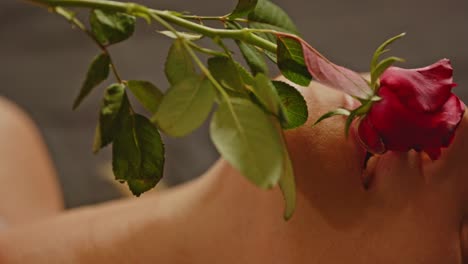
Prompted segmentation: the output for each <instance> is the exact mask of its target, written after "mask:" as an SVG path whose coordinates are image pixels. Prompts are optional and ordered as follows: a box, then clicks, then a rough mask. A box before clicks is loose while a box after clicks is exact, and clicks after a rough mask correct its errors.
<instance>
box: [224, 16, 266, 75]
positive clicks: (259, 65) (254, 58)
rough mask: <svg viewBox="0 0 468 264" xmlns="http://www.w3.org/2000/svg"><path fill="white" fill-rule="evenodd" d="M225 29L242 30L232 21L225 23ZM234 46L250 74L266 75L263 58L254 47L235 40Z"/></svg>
mask: <svg viewBox="0 0 468 264" xmlns="http://www.w3.org/2000/svg"><path fill="white" fill-rule="evenodd" d="M227 27H228V28H231V29H242V26H241V25H240V24H239V23H236V22H232V21H231V22H228V23H227ZM236 44H237V46H238V47H239V50H240V51H241V53H242V56H243V57H244V59H245V61H246V62H247V65H249V68H250V71H251V72H252V74H254V75H256V74H257V73H265V74H266V73H268V66H267V64H266V62H265V58H264V57H263V54H262V53H261V52H260V51H259V50H258V49H257V48H256V47H255V46H252V45H250V44H246V43H244V42H242V41H238V40H236Z"/></svg>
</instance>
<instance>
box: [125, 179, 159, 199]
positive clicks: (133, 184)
mask: <svg viewBox="0 0 468 264" xmlns="http://www.w3.org/2000/svg"><path fill="white" fill-rule="evenodd" d="M159 181H160V179H156V178H154V179H129V180H128V181H127V184H128V188H129V189H130V191H131V192H132V194H133V195H135V196H137V197H138V196H140V195H141V194H142V193H145V192H147V191H149V190H151V189H153V188H154V187H156V185H157V184H158V182H159Z"/></svg>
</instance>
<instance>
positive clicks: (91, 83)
mask: <svg viewBox="0 0 468 264" xmlns="http://www.w3.org/2000/svg"><path fill="white" fill-rule="evenodd" d="M109 64H110V58H109V56H108V55H107V54H105V53H102V54H100V55H98V56H96V57H95V58H94V59H93V62H91V65H90V66H89V69H88V73H87V74H86V79H85V81H84V82H83V85H82V86H81V90H80V93H79V95H78V97H77V98H76V99H75V102H74V103H73V109H76V108H77V107H78V106H79V105H80V104H81V102H82V101H83V99H85V98H86V96H88V94H89V93H91V91H92V90H93V89H94V88H95V87H96V86H98V85H99V84H100V83H102V82H103V81H104V80H106V79H107V77H108V76H109Z"/></svg>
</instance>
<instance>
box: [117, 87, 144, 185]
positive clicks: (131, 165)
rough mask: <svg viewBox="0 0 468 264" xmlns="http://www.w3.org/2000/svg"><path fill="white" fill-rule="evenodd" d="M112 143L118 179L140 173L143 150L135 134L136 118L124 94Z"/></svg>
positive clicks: (126, 178)
mask: <svg viewBox="0 0 468 264" xmlns="http://www.w3.org/2000/svg"><path fill="white" fill-rule="evenodd" d="M117 121H118V122H117V123H116V125H117V127H116V128H115V133H116V134H115V136H114V139H113V144H112V170H113V172H114V176H115V179H116V180H119V181H127V180H128V179H131V178H138V177H136V176H137V175H139V172H140V165H141V152H140V149H139V145H138V142H137V138H136V135H135V118H134V116H133V110H132V109H131V107H130V102H129V101H128V98H127V96H125V95H124V97H123V100H122V105H121V110H120V112H119V115H118V120H117Z"/></svg>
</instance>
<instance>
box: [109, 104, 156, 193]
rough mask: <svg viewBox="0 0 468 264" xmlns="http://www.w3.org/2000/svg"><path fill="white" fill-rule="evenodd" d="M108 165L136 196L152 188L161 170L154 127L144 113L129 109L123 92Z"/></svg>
mask: <svg viewBox="0 0 468 264" xmlns="http://www.w3.org/2000/svg"><path fill="white" fill-rule="evenodd" d="M112 169H113V171H114V175H115V177H116V179H117V180H120V181H127V183H128V185H129V187H130V190H131V191H132V193H133V194H134V195H136V196H139V195H140V194H141V193H143V192H145V191H147V190H149V189H151V188H153V187H154V186H155V185H156V184H157V183H158V182H159V180H160V179H161V178H162V175H163V170H164V145H163V143H162V140H161V136H160V135H159V132H158V130H157V129H156V127H155V126H154V125H153V124H152V123H151V122H150V121H149V120H148V119H147V118H146V117H144V116H141V115H138V114H134V113H133V110H132V109H131V107H130V104H129V102H128V99H127V97H126V96H125V97H124V100H123V103H122V110H121V112H120V114H119V127H118V133H117V136H116V138H115V139H114V142H113V145H112Z"/></svg>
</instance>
